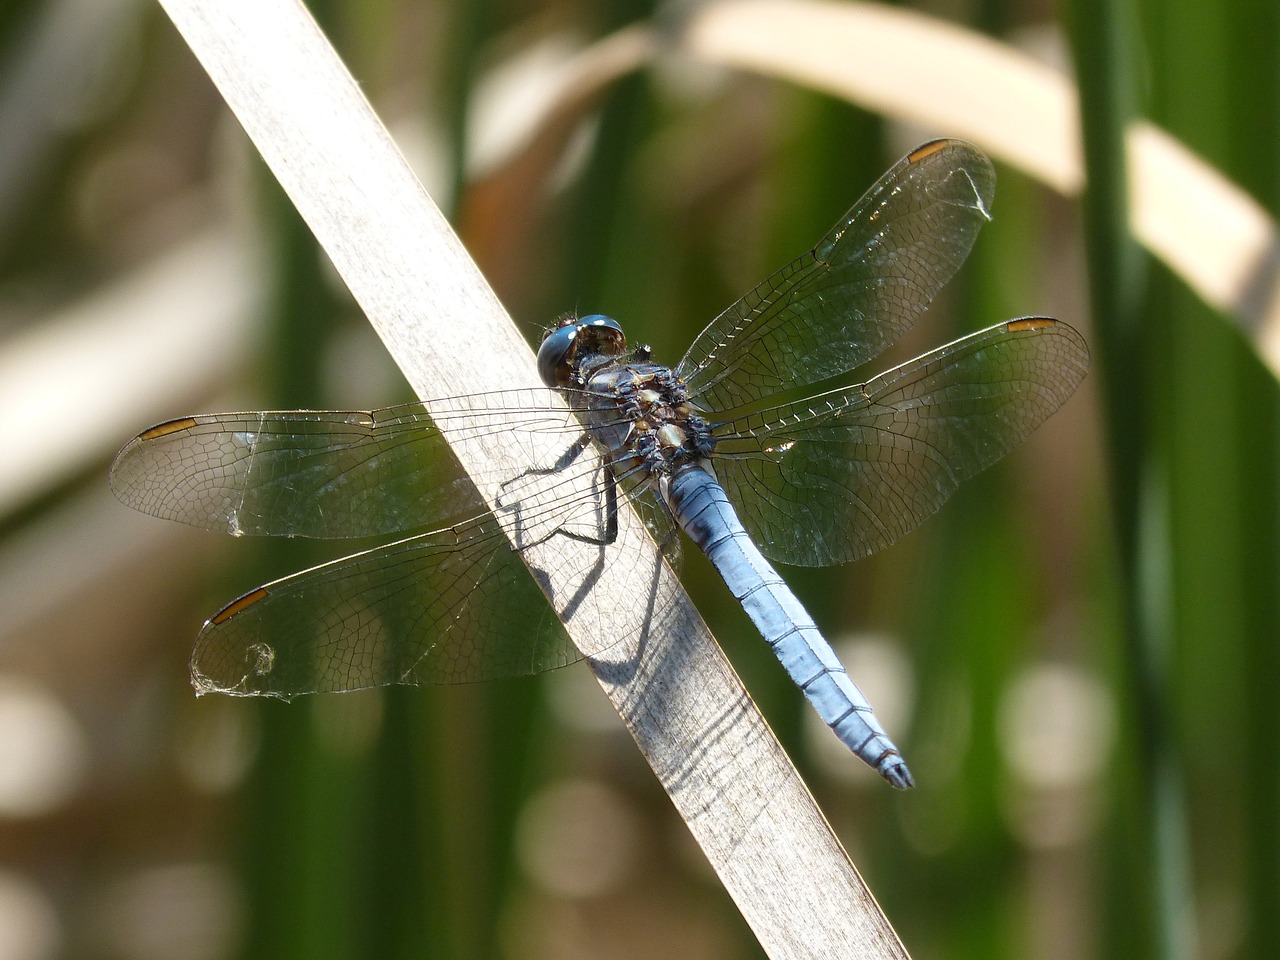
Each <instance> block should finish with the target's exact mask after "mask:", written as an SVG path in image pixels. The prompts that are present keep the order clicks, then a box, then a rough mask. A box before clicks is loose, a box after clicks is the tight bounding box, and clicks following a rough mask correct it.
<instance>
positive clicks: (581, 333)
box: [538, 313, 627, 387]
mask: <svg viewBox="0 0 1280 960" xmlns="http://www.w3.org/2000/svg"><path fill="white" fill-rule="evenodd" d="M626 346H627V338H626V336H625V335H624V334H623V332H622V326H621V325H620V324H619V323H618V321H617V320H614V319H613V318H612V317H606V316H604V315H602V314H599V313H593V314H590V315H589V316H585V317H579V318H577V319H574V318H568V319H566V320H563V321H562V322H561V325H560V326H559V327H557V328H556V329H554V330H552V331H551V332H550V333H548V334H547V335H546V337H545V338H544V339H543V341H542V346H541V347H539V348H538V375H539V376H540V377H542V382H543V383H545V384H546V385H547V386H549V387H567V386H569V384H570V382H571V381H572V380H573V374H574V371H575V368H576V366H577V364H578V362H579V361H580V360H582V359H583V358H585V357H589V356H592V355H595V356H606V357H616V356H619V355H620V354H621V353H622V352H623V350H625V349H626Z"/></svg>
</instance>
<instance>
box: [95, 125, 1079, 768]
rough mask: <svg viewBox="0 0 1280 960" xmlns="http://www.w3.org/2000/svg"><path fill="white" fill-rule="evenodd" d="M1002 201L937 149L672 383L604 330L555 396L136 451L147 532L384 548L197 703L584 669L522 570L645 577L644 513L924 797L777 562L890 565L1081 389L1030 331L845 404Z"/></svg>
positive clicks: (544, 365)
mask: <svg viewBox="0 0 1280 960" xmlns="http://www.w3.org/2000/svg"><path fill="white" fill-rule="evenodd" d="M994 192H995V172H994V170H993V168H992V165H991V162H990V161H989V160H988V159H987V157H986V156H984V155H983V153H982V152H981V151H980V150H978V149H977V148H976V147H974V146H972V145H971V144H968V143H965V142H963V141H958V140H935V141H931V142H929V143H926V144H924V145H922V146H920V147H918V148H916V149H915V150H913V151H912V152H911V153H909V154H907V155H906V156H905V157H903V158H902V159H901V160H900V161H898V162H897V163H896V164H895V165H894V166H893V167H892V168H891V169H890V170H889V171H888V172H887V173H885V174H884V175H883V176H882V177H881V178H880V179H879V181H877V182H876V184H875V185H874V186H872V187H871V189H870V190H869V191H868V192H867V193H866V194H865V195H864V196H863V197H862V198H861V199H860V200H859V201H858V203H857V204H856V205H855V206H854V207H853V208H852V209H851V210H850V211H849V212H848V213H847V214H846V215H845V216H844V217H843V218H842V219H841V220H840V221H839V222H838V223H837V224H836V225H835V226H834V227H833V228H832V229H831V230H830V231H829V232H828V233H827V234H826V236H824V237H823V238H822V239H821V240H820V241H819V242H818V244H817V245H816V246H815V247H814V248H813V249H812V250H811V251H809V252H808V253H806V254H804V255H803V256H801V257H799V258H798V259H796V260H794V261H793V262H791V263H789V264H788V265H786V266H784V267H783V268H782V269H780V270H779V271H777V272H776V273H774V274H773V275H772V276H770V277H769V278H768V279H766V280H764V281H763V282H762V283H760V284H759V285H758V286H757V287H756V288H755V289H753V290H751V291H750V292H749V293H747V294H746V295H745V296H743V297H742V298H741V299H739V300H738V301H737V302H736V303H734V304H732V305H731V306H730V307H729V308H728V309H726V310H725V311H724V312H723V313H721V314H720V315H719V316H718V317H716V318H715V319H714V320H712V321H711V323H710V324H709V325H708V326H707V327H706V329H704V330H703V331H702V333H701V334H700V335H699V336H698V337H697V338H696V339H695V340H694V341H693V344H692V345H691V346H690V347H689V350H688V352H687V353H686V354H685V355H684V358H683V359H682V360H680V362H679V363H678V364H676V366H675V367H667V366H663V365H661V364H659V363H657V362H656V361H655V360H654V359H653V358H652V356H651V350H650V349H649V348H648V347H646V346H640V347H636V348H634V349H628V347H627V345H626V338H625V336H624V334H623V330H622V327H621V325H620V324H619V323H618V322H617V321H616V320H614V319H612V318H610V317H607V316H604V315H600V314H591V315H587V316H581V317H579V316H568V317H564V318H562V319H561V320H560V321H559V322H558V323H556V324H555V326H554V327H553V328H552V329H550V330H549V331H547V332H546V334H545V337H544V339H543V341H542V344H541V347H540V349H539V351H538V370H539V373H540V375H541V377H542V380H543V382H544V384H545V386H544V387H542V388H532V389H511V390H502V391H496V392H486V393H476V394H471V395H462V396H451V397H444V398H439V399H436V400H432V401H428V402H426V403H410V404H404V405H400V406H394V407H388V408H386V409H382V410H373V411H276V412H270V411H268V412H253V413H230V414H216V415H201V416H188V417H181V418H179V419H175V420H169V421H167V422H164V423H161V424H158V425H157V426H154V427H151V428H150V429H148V430H145V431H143V432H142V433H141V434H139V435H138V436H137V437H135V438H134V439H133V440H131V441H130V442H129V443H128V444H127V445H126V446H125V447H124V448H123V449H122V450H121V452H120V453H119V455H118V456H117V457H116V460H115V462H114V464H113V466H112V470H111V478H110V481H111V486H112V488H113V490H114V492H115V493H116V495H117V496H118V497H119V498H120V500H122V501H123V502H124V503H125V504H128V505H129V506H131V507H134V508H137V509H138V510H141V511H143V512H145V513H148V514H152V515H155V516H157V517H162V518H166V519H169V520H176V521H180V522H183V523H186V524H190V525H193V526H196V527H201V528H205V529H209V530H215V531H223V532H227V533H231V534H233V535H237V536H241V535H265V536H299V537H317V538H342V539H346V538H353V539H360V538H369V537H379V538H381V540H387V539H388V538H392V539H390V542H381V541H379V542H375V543H374V545H372V546H365V547H364V548H363V549H359V550H358V551H357V552H354V553H352V554H351V555H348V556H345V557H342V558H340V559H337V560H334V561H331V562H328V563H324V564H322V565H320V566H316V567H313V568H311V569H308V570H304V571H302V572H299V573H294V574H292V575H291V576H286V577H284V578H282V579H279V580H276V581H274V582H271V583H268V584H266V585H264V586H260V587H257V588H255V589H253V590H251V591H249V592H248V593H246V594H244V595H243V596H241V597H239V598H238V599H235V600H233V601H231V602H230V603H229V604H227V605H226V606H225V607H223V608H222V609H221V610H219V611H218V612H217V613H215V614H214V615H213V616H212V617H210V618H209V620H208V621H207V622H206V623H205V624H204V627H203V629H202V630H201V631H200V634H199V636H198V638H197V640H196V644H195V649H194V652H193V654H192V660H191V675H192V681H193V683H194V685H195V688H196V691H197V693H208V692H221V693H226V694H232V695H261V696H272V697H279V698H284V699H289V698H292V697H294V696H298V695H302V694H310V693H320V692H332V691H346V690H355V689H360V688H367V687H379V686H386V685H391V684H406V685H426V684H443V683H462V682H472V681H479V680H489V679H494V678H499V677H509V676H517V675H526V674H533V673H538V672H540V671H543V670H548V669H552V668H556V667H561V666H564V665H565V664H568V663H571V662H573V661H575V660H578V659H581V657H582V654H581V653H580V652H579V651H578V650H577V648H576V647H575V646H574V645H573V643H572V641H571V640H570V639H569V637H568V635H567V633H566V631H565V628H564V626H563V624H562V622H561V620H560V618H559V617H557V616H556V614H555V611H554V610H553V609H552V606H551V605H549V604H548V599H549V598H548V597H547V596H544V589H543V587H542V586H540V583H541V581H540V578H539V577H538V576H537V575H536V574H537V571H536V569H531V568H530V566H528V565H527V564H526V562H525V559H524V558H525V557H526V556H528V555H529V551H530V548H531V547H533V546H535V545H537V546H540V547H541V548H542V550H543V551H544V553H543V554H542V555H543V556H545V555H546V553H545V551H546V550H547V549H548V548H550V549H551V550H552V553H551V556H553V557H554V556H555V555H556V554H555V550H556V548H557V545H562V546H563V547H564V550H565V555H566V557H567V556H568V551H569V548H570V547H577V548H579V549H580V548H582V547H584V546H585V547H587V548H588V549H591V548H596V549H598V550H599V551H602V552H603V556H604V562H608V563H627V562H628V558H627V557H625V556H619V555H617V553H618V551H616V550H613V549H612V548H613V547H614V546H615V545H616V544H617V543H618V539H617V530H618V517H619V513H618V511H619V510H622V509H625V508H626V506H627V505H631V506H633V507H635V508H636V509H637V510H638V511H639V512H640V514H641V517H642V518H643V519H644V521H645V523H646V524H647V526H648V529H649V531H650V532H651V533H652V535H653V537H654V539H655V540H656V541H657V543H658V545H659V546H660V547H661V548H662V550H663V551H664V552H665V554H666V555H667V556H668V557H670V558H671V559H673V560H674V559H675V558H676V556H677V555H678V553H679V549H680V548H679V543H680V535H679V533H678V531H680V530H683V531H684V534H685V535H686V536H687V537H688V538H689V540H691V541H692V542H693V543H694V544H695V545H696V546H697V547H699V548H700V549H701V550H703V551H704V552H705V554H706V555H707V556H708V557H709V558H710V560H711V562H712V564H713V565H714V566H715V568H716V570H717V571H718V572H719V573H720V575H721V576H722V578H723V579H724V581H725V583H726V585H727V586H728V588H729V590H730V591H732V593H733V594H734V596H735V597H736V598H738V599H739V601H740V602H741V603H742V605H743V607H744V608H745V610H746V612H747V614H748V615H749V617H750V619H751V620H752V621H753V623H754V625H755V627H756V628H757V629H758V630H759V632H760V633H761V635H762V636H763V638H764V640H765V641H766V642H767V643H768V645H769V646H770V647H771V648H772V649H773V651H774V653H775V654H776V655H777V657H778V659H779V660H780V661H781V664H782V666H783V668H784V669H785V671H786V672H787V674H788V675H789V676H790V677H791V679H792V680H793V681H794V682H795V683H796V684H797V686H799V687H800V689H801V690H802V691H803V693H804V695H805V696H806V697H807V698H808V700H809V701H810V702H811V704H812V705H813V707H814V708H815V709H816V710H817V713H818V714H819V715H820V716H821V718H822V719H823V720H824V721H825V722H826V724H827V725H828V726H829V727H830V728H831V729H832V730H833V731H834V733H835V735H836V736H837V737H839V739H840V740H841V741H843V742H844V743H845V744H846V745H847V746H848V747H849V748H850V749H851V750H852V752H853V753H854V754H855V755H856V756H858V757H859V758H861V759H862V760H863V761H865V762H866V763H867V764H868V765H870V766H871V767H872V768H873V769H875V770H876V771H877V772H879V774H880V775H881V776H882V777H883V778H884V779H885V780H886V781H888V782H889V783H890V784H891V785H893V786H894V787H898V788H903V789H905V788H908V787H910V786H912V785H913V783H914V780H913V777H912V774H911V772H910V770H909V768H908V766H907V764H906V762H905V761H904V760H903V757H902V754H901V751H900V750H899V749H898V747H897V746H896V745H895V744H894V742H893V740H891V739H890V737H889V735H888V734H887V733H886V732H885V730H884V729H883V727H882V725H881V724H880V722H879V720H878V719H877V718H876V716H875V714H874V712H873V710H872V707H871V704H870V703H869V702H868V700H867V698H866V697H865V696H864V695H863V694H862V692H861V691H860V690H859V689H858V687H857V686H856V685H855V683H854V682H853V680H852V679H851V678H850V677H849V675H848V673H847V672H846V671H845V669H844V667H843V666H842V665H841V663H840V661H839V659H838V658H837V657H836V655H835V653H834V652H833V651H832V649H831V647H830V645H829V644H828V643H827V641H826V640H825V639H824V638H823V636H822V634H821V632H820V631H819V629H818V627H817V625H816V624H815V622H814V620H813V619H812V617H810V616H809V614H808V613H807V612H806V611H805V609H804V607H803V606H802V605H801V603H800V601H799V600H798V599H797V598H796V596H795V595H794V593H793V592H792V591H791V590H790V589H789V588H788V587H787V584H786V583H785V581H784V580H783V579H782V578H781V577H780V576H779V574H778V573H777V571H776V570H775V569H774V567H773V566H772V565H771V564H770V560H772V561H775V562H780V563H786V564H793V565H805V566H812V565H829V564H840V563H846V562H849V561H852V560H856V559H858V558H861V557H864V556H867V555H868V554H871V553H873V552H875V551H877V550H879V549H881V548H883V547H886V546H888V545H889V544H891V543H893V542H894V541H895V540H897V539H899V538H900V537H902V536H903V535H905V534H907V533H908V532H910V531H911V530H913V529H914V528H916V527H917V526H918V525H919V524H920V523H921V522H922V521H924V520H925V519H926V518H927V517H929V516H930V515H932V514H933V513H934V512H936V511H937V510H938V508H939V507H940V506H941V505H942V503H943V502H944V501H945V500H946V499H947V498H948V497H949V496H950V495H951V493H952V492H953V491H954V490H955V488H956V486H957V485H958V484H959V483H960V482H961V481H963V480H964V479H966V478H968V477H971V476H973V475H974V474H976V473H978V472H979V471H981V470H983V469H985V468H986V467H988V466H989V465H991V464H992V463H994V462H995V461H996V460H998V459H1000V458H1001V457H1002V456H1004V454H1005V453H1007V452H1008V451H1009V450H1010V449H1011V448H1012V447H1013V446H1014V445H1016V444H1017V443H1018V442H1020V441H1021V440H1022V439H1024V438H1025V437H1026V436H1027V435H1028V434H1030V433H1031V432H1032V431H1034V430H1035V429H1036V428H1037V427H1038V426H1039V425H1040V424H1041V423H1042V422H1043V421H1044V420H1045V419H1047V418H1048V417H1049V416H1050V415H1051V414H1053V413H1054V412H1055V411H1056V410H1057V409H1058V408H1059V407H1060V406H1061V405H1062V404H1063V403H1064V402H1065V401H1066V400H1067V399H1068V398H1069V397H1070V396H1071V394H1072V393H1073V392H1074V391H1075V389H1076V387H1077V386H1078V385H1079V384H1080V382H1081V381H1082V380H1083V379H1084V377H1085V375H1086V372H1087V370H1088V366H1089V352H1088V348H1087V346H1086V344H1085V341H1084V339H1083V338H1082V337H1081V335H1080V334H1079V333H1078V332H1077V331H1076V330H1074V329H1073V328H1072V327H1071V326H1069V325H1067V324H1065V323H1062V322H1059V321H1057V320H1053V319H1050V318H1046V317H1023V318H1019V319H1015V320H1009V321H1006V322H1003V323H999V324H996V325H995V326H991V327H988V328H986V329H984V330H980V331H978V332H976V333H972V334H970V335H968V336H964V337H961V338H960V339H958V340H955V341H954V342H952V343H948V344H946V345H945V346H942V347H939V348H938V349H935V350H933V351H931V352H928V353H925V354H923V355H922V356H919V357H916V358H915V359H912V360H909V361H907V362H905V363H902V364H899V365H898V366H894V367H892V368H891V369H889V370H887V371H885V372H882V373H879V374H878V375H875V376H872V377H870V378H869V379H866V380H862V381H858V382H852V381H853V380H854V376H853V371H854V370H855V369H856V368H859V367H861V366H862V365H863V364H865V363H867V362H868V361H870V360H872V359H874V358H875V357H877V356H879V355H880V354H881V353H882V352H883V351H884V350H885V349H887V348H888V347H889V346H890V345H891V344H893V343H894V342H895V341H897V340H898V339H899V338H900V337H901V336H902V334H903V333H904V332H905V331H906V330H907V329H908V328H909V327H910V326H911V325H912V324H913V323H914V322H915V321H916V319H917V318H918V317H919V316H920V314H921V313H922V312H923V311H924V310H925V308H926V307H927V306H928V305H929V303H930V301H932V299H933V298H934V295H935V294H936V293H937V292H938V290H939V289H940V288H941V287H942V286H943V285H944V284H945V283H946V282H947V281H948V280H949V279H950V278H951V277H952V275H953V274H954V273H955V272H956V270H957V269H958V268H959V267H960V265H961V263H962V262H963V261H964V260H965V258H966V257H967V256H968V253H969V250H970V248H971V247H972V245H973V243H974V239H975V237H976V235H977V233H978V231H979V229H980V228H981V226H982V225H983V224H984V223H985V222H986V221H987V220H989V219H990V210H991V204H992V199H993V196H994ZM428 410H430V413H428ZM446 436H452V437H454V438H457V437H463V438H485V437H488V438H493V437H495V436H500V437H501V439H502V442H503V443H505V444H510V445H512V447H511V448H512V449H515V450H516V451H517V452H518V453H519V454H520V457H521V458H525V459H526V461H527V465H526V466H522V468H521V469H520V470H519V471H518V472H512V471H511V468H510V467H507V468H505V469H503V468H497V467H495V468H494V469H493V470H492V471H490V472H488V473H486V472H485V471H484V470H481V471H480V472H479V473H476V472H473V473H472V474H470V475H468V474H466V473H464V472H463V471H462V468H461V467H460V465H459V464H458V462H457V460H456V459H455V458H454V456H453V454H452V453H451V451H450V447H449V443H448V442H447V440H446ZM535 441H536V442H535ZM526 450H527V454H526ZM548 450H550V451H551V453H550V454H548V453H547V451H548ZM482 490H485V491H493V492H494V493H491V494H490V495H489V496H486V495H484V494H482V492H481V491H482ZM632 552H634V551H632ZM550 599H552V600H553V602H554V598H550Z"/></svg>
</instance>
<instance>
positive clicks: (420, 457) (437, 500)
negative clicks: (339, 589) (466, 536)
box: [111, 390, 582, 537]
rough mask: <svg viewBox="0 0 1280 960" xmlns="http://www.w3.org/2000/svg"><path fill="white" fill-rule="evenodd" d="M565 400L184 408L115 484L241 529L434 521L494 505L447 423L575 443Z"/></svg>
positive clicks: (343, 530) (508, 396) (141, 444)
mask: <svg viewBox="0 0 1280 960" xmlns="http://www.w3.org/2000/svg"><path fill="white" fill-rule="evenodd" d="M556 400H557V398H555V397H553V396H552V395H551V392H550V391H545V390H518V391H503V392H498V393H488V394H475V395H472V396H464V397H455V398H450V399H449V400H443V401H435V402H433V403H432V410H433V411H434V415H428V413H427V408H426V406H425V405H423V404H419V403H413V404H405V405H402V406H397V407H389V408H386V409H384V410H374V411H336V412H329V411H307V410H303V411H281V412H264V413H232V414H219V415H212V416H195V417H183V418H181V419H178V420H171V421H169V422H167V423H163V424H160V425H158V426H155V427H152V428H151V429H150V430H147V431H145V432H143V433H141V434H139V435H138V436H137V437H135V438H134V439H133V440H132V441H130V442H129V444H128V445H126V446H125V448H124V449H123V450H121V451H120V454H119V455H118V456H117V457H116V461H115V463H114V464H113V465H112V468H111V487H112V489H113V490H114V491H115V493H116V496H118V497H119V498H120V499H121V500H122V501H124V502H125V503H126V504H128V505H129V506H131V507H134V508H136V509H138V510H141V511H142V512H144V513H149V514H152V515H153V516H158V517H162V518H165V519H169V520H178V521H180V522H182V523H187V524H191V525H193V526H197V527H201V528H203V529H207V530H216V531H224V532H228V533H232V534H235V535H242V534H253V535H259V534H260V535H276V536H280V535H283V536H304V537H361V536H367V535H372V534H389V533H398V532H404V531H409V530H429V529H434V528H439V527H443V526H446V525H449V524H451V523H455V522H457V521H460V520H462V519H465V518H467V517H471V516H474V515H476V514H478V513H480V512H482V511H483V510H484V509H485V505H484V502H483V500H482V498H481V497H480V495H479V493H478V492H477V490H476V487H475V485H474V483H473V482H472V480H470V479H468V478H467V477H466V476H465V475H464V474H463V471H462V468H461V467H460V466H459V464H458V462H457V460H456V458H455V457H454V455H453V453H452V452H451V451H450V449H449V445H448V443H447V442H446V440H445V431H442V427H444V428H446V430H447V432H449V434H450V435H451V436H454V437H459V436H461V437H463V438H467V437H475V436H479V435H485V434H491V433H498V432H500V433H502V434H503V435H504V438H510V440H509V441H505V440H504V442H520V441H521V440H522V439H528V438H531V437H534V436H539V437H545V436H546V434H547V433H554V434H562V435H563V436H564V438H565V439H564V441H563V445H564V446H568V445H569V443H570V442H571V441H572V438H573V437H574V436H575V435H577V434H580V433H581V431H582V427H581V425H580V424H579V423H578V421H577V419H576V418H575V417H574V416H573V415H572V414H571V413H569V412H568V411H567V410H566V409H565V407H564V404H563V403H558V402H556ZM531 456H532V454H531ZM530 462H532V460H531V461H530ZM477 479H478V480H479V481H480V482H481V483H485V482H488V481H493V482H494V484H495V485H496V483H497V482H500V481H501V480H502V479H505V478H493V477H489V478H486V477H479V478H477Z"/></svg>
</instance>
